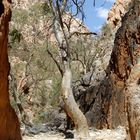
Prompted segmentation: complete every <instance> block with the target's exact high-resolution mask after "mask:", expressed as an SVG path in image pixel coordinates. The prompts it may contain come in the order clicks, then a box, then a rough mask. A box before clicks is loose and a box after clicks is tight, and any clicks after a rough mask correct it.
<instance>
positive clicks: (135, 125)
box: [90, 0, 140, 140]
mask: <svg viewBox="0 0 140 140" xmlns="http://www.w3.org/2000/svg"><path fill="white" fill-rule="evenodd" d="M90 109H91V110H92V112H93V114H94V115H93V125H95V126H96V127H98V128H116V127H117V126H119V125H123V126H125V128H126V130H127V133H128V138H127V140H140V0H134V1H133V3H132V6H131V8H130V9H129V11H128V12H127V13H126V14H125V16H124V17H123V18H122V25H121V27H120V28H119V29H118V31H117V33H116V37H115V41H114V48H113V51H112V54H111V59H110V63H109V65H108V68H107V70H106V77H105V78H104V80H103V81H102V82H101V85H100V88H99V90H98V92H97V97H96V99H95V102H94V104H93V105H92V106H91V108H90Z"/></svg>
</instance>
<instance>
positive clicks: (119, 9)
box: [107, 0, 133, 28]
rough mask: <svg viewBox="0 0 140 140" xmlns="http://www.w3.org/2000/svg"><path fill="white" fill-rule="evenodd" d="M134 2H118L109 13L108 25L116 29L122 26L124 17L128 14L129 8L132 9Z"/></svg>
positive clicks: (128, 0) (121, 0) (124, 0)
mask: <svg viewBox="0 0 140 140" xmlns="http://www.w3.org/2000/svg"><path fill="white" fill-rule="evenodd" d="M132 2H133V0H116V2H115V3H114V5H113V7H112V8H111V10H110V11H109V13H108V19H107V22H108V24H109V25H110V26H111V27H113V28H115V27H117V26H120V24H121V22H122V17H123V16H124V15H125V13H126V12H128V10H129V7H131V3H132Z"/></svg>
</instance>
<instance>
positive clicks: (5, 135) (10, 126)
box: [0, 0, 21, 140]
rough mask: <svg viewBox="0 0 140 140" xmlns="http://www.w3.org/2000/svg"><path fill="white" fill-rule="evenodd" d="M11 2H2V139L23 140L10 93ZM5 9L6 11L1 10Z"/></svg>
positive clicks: (0, 136) (0, 137)
mask: <svg viewBox="0 0 140 140" xmlns="http://www.w3.org/2000/svg"><path fill="white" fill-rule="evenodd" d="M9 2H10V0H2V1H1V2H0V139H1V140H21V135H20V127H19V122H18V118H17V116H16V114H15V112H14V110H13V109H12V107H11V105H10V101H9V93H8V74H9V68H10V66H9V62H8V54H7V53H8V52H7V43H8V31H9V30H8V25H9V20H10V17H11V11H10V3H9ZM1 7H3V8H4V9H1Z"/></svg>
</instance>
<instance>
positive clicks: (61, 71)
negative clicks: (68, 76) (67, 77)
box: [47, 49, 63, 76]
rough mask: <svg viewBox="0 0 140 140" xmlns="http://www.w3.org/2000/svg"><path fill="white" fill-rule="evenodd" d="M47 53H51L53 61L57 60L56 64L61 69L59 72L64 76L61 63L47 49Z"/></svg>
mask: <svg viewBox="0 0 140 140" xmlns="http://www.w3.org/2000/svg"><path fill="white" fill-rule="evenodd" d="M47 53H48V54H49V55H50V57H51V58H52V59H53V61H54V62H55V64H56V66H57V67H58V69H59V72H60V74H61V76H63V70H62V68H61V66H60V64H59V62H58V61H57V60H56V59H55V58H54V56H53V54H52V53H51V52H50V51H49V50H48V49H47Z"/></svg>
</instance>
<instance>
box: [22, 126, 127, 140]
mask: <svg viewBox="0 0 140 140" xmlns="http://www.w3.org/2000/svg"><path fill="white" fill-rule="evenodd" d="M90 136H91V137H90V138H84V139H83V140H125V139H126V131H125V129H124V128H123V127H118V128H116V129H114V130H109V129H103V130H96V129H91V130H90ZM63 139H65V136H64V135H63V134H61V133H56V132H48V133H40V134H38V135H33V136H23V140H63ZM73 140H80V139H76V138H75V139H73Z"/></svg>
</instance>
